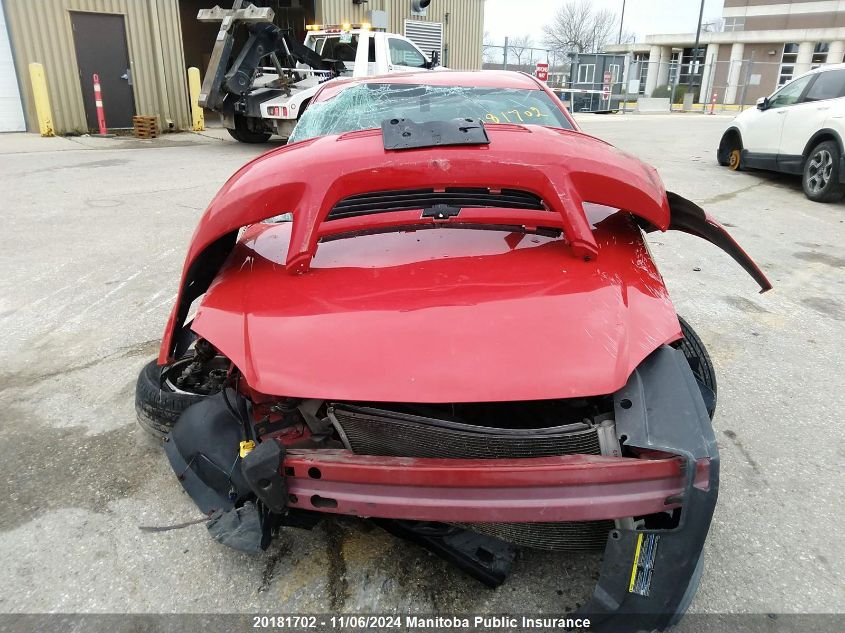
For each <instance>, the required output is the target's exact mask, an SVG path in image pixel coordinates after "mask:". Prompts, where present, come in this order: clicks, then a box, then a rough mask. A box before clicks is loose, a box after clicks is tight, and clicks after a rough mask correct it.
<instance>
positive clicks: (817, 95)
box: [804, 70, 845, 101]
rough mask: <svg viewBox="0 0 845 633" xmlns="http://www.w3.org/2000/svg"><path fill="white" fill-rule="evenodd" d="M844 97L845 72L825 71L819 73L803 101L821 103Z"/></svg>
mask: <svg viewBox="0 0 845 633" xmlns="http://www.w3.org/2000/svg"><path fill="white" fill-rule="evenodd" d="M843 96H845V70H827V71H823V72H820V73H819V74H818V75H817V76H816V80H815V81H814V82H813V85H812V86H810V89H809V90H808V91H807V94H806V95H805V96H804V101H823V100H824V99H838V98H839V97H843Z"/></svg>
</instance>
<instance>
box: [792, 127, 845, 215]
mask: <svg viewBox="0 0 845 633" xmlns="http://www.w3.org/2000/svg"><path fill="white" fill-rule="evenodd" d="M840 156H841V153H840V151H839V145H837V143H836V141H824V142H822V143H819V144H818V145H816V146H815V147H814V148H813V149H812V151H810V154H809V156H807V160H806V161H805V162H804V176H803V178H802V179H801V184H802V185H803V186H804V194H805V195H806V196H807V197H808V198H809V199H810V200H812V201H814V202H836V201H837V200H841V199H842V196H843V195H845V185H843V184H842V183H840V182H839V176H840V174H839V159H840Z"/></svg>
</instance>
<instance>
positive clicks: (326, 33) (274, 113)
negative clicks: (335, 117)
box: [260, 23, 439, 138]
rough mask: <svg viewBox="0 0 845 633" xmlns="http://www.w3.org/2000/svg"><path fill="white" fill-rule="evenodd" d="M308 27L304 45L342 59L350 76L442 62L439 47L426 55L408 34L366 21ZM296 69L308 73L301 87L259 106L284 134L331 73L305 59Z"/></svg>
mask: <svg viewBox="0 0 845 633" xmlns="http://www.w3.org/2000/svg"><path fill="white" fill-rule="evenodd" d="M306 29H307V35H306V36H305V42H304V44H305V46H306V47H308V48H310V49H311V50H312V51H314V52H315V53H317V54H318V55H319V56H321V57H323V58H325V59H334V60H338V61H341V62H343V65H344V66H345V67H346V73H345V74H347V75H348V76H354V77H367V76H372V75H384V74H387V73H392V72H409V71H419V70H423V69H433V68H434V67H436V66H437V65H438V64H439V51H432V52H431V54H430V55H426V54H425V53H424V52H423V51H422V50H420V48H419V47H418V46H417V45H416V44H414V43H413V42H412V41H411V40H409V39H408V38H406V37H403V36H401V35H398V34H397V33H387V32H384V31H379V30H374V29H373V28H372V27H371V26H370V25H369V24H366V23H364V24H337V25H327V24H309V25H308V26H307V27H306ZM267 70H268V71H272V69H267ZM297 70H298V71H304V72H306V73H308V77H307V78H306V79H305V80H303V81H301V82H299V83H297V84H296V87H297V88H298V90H294V91H291V94H280V95H278V96H276V97H275V98H272V99H269V100H267V101H264V102H263V103H262V104H261V106H260V108H261V118H262V119H264V120H265V122H266V123H268V124H269V125H270V126H271V127H272V128H273V130H274V133H275V134H277V135H279V136H281V137H283V138H286V137H288V136H289V135H290V133H291V132H292V131H293V128H294V126H295V125H296V122H297V120H298V119H299V117H300V116H302V113H303V112H304V111H305V109H306V108H307V107H308V104H309V103H310V102H311V98H312V97H313V96H314V95H315V94H316V92H317V89H318V88H319V86H320V84H322V83H324V82H326V81H328V80H329V79H331V73H328V72H323V71H314V70H311V69H310V67H309V66H307V65H306V64H303V63H299V64H297ZM265 77H266V79H267V80H269V81H272V80H273V79H275V78H276V77H277V75H275V74H272V72H271V73H270V74H268V75H265Z"/></svg>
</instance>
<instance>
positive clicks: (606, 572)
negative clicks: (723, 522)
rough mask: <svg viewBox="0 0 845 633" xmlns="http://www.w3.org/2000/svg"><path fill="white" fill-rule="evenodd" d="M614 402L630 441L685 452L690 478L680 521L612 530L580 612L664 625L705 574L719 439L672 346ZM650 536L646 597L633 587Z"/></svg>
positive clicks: (596, 625)
mask: <svg viewBox="0 0 845 633" xmlns="http://www.w3.org/2000/svg"><path fill="white" fill-rule="evenodd" d="M614 402H615V415H616V429H617V433H618V434H619V436H620V438H621V437H623V436H624V438H625V440H624V446H627V447H629V448H641V449H653V450H659V451H665V452H668V453H672V454H675V455H680V456H681V457H683V458H684V460H685V461H686V477H687V484H686V489H685V491H684V494H683V500H682V504H683V505H682V510H681V515H680V520H679V523H678V525H677V526H676V527H674V528H672V529H669V530H653V529H646V530H640V531H637V530H626V529H615V530H612V531H611V532H610V535H609V536H608V540H607V545H606V548H605V552H604V560H603V562H602V569H601V575H600V576H599V581H598V584H597V585H596V589H595V591H594V593H593V596H592V597H591V598H590V600H589V601H588V603H587V604H586V605H584V606H583V607H582V608H581V609H579V615H582V616H584V617H589V618H590V620H591V623H592V628H591V630H595V631H599V632H600V633H601V632H605V631H607V632H613V633H626V632H634V631H652V630H655V629H657V630H663V629H666V628H668V627H670V626H672V625H674V624H676V623H677V622H678V621H679V620H680V619H681V617H683V614H684V612H685V611H686V609H687V607H688V606H689V603H690V601H691V600H692V597H693V595H694V594H695V591H696V589H697V587H698V582H699V579H700V577H701V572H702V562H701V558H702V549H703V547H704V541H705V539H706V537H707V532H708V531H709V529H710V522H711V520H712V518H713V510H714V508H715V506H716V499H717V497H718V494H719V452H718V448H717V446H716V437H715V435H714V433H713V427H712V425H711V424H710V418H709V416H708V414H707V409H706V408H705V406H704V401H703V400H702V398H701V392H700V391H699V388H698V385H697V383H696V380H695V376H694V375H693V373H692V370H691V369H690V367H689V364H688V363H687V361H686V359H685V358H684V355H683V354H682V353H681V352H679V351H678V350H675V349H672V348H671V347H669V346H667V345H664V346H662V347H660V348H658V349H657V350H656V351H655V352H653V353H652V354H651V356H649V357H648V358H647V359H646V360H645V361H643V362H642V364H641V365H640V366H639V367H638V368H637V369H636V370H634V373H633V374H631V377H630V378H629V380H628V383H627V384H626V385H625V387H623V388H622V389H621V390H620V391H618V392H617V393H616V394H614ZM623 402H624V404H625V406H624V407H623V406H622V403H623ZM701 460H705V461H708V462H709V473H710V474H709V480H708V482H707V486H706V489H703V488H699V487H696V485H694V482H695V473H696V463H697V462H698V461H701ZM649 534H654V535H657V536H658V537H659V544H658V547H657V548H656V550H653V551H652V552H651V559H650V562H651V564H652V565H653V566H652V568H651V569H652V573H651V577H650V579H649V586H648V591H647V592H646V594H647V595H641V594H640V593H635V592H634V591H636V588H635V590H634V591H632V590H631V579H632V572H633V571H635V570H634V565H635V564H636V561H635V554H636V550H637V541H638V540H639V539H640V535H643V536H647V535H649Z"/></svg>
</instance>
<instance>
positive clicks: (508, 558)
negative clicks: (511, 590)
mask: <svg viewBox="0 0 845 633" xmlns="http://www.w3.org/2000/svg"><path fill="white" fill-rule="evenodd" d="M373 522H374V523H375V524H376V525H378V526H379V527H381V528H382V529H384V530H386V531H388V532H390V533H391V534H393V535H394V536H398V537H399V538H402V539H406V540H408V541H412V542H414V543H416V544H417V545H420V546H422V547H424V548H425V549H427V550H429V551H430V552H432V553H434V554H437V555H438V556H439V557H440V558H442V559H443V560H445V561H448V562H450V563H452V564H453V565H456V566H457V567H458V568H460V569H461V570H463V571H464V572H466V573H467V574H469V575H470V576H472V577H473V578H475V579H476V580H478V581H479V582H482V583H484V584H485V585H487V586H488V587H490V588H491V589H495V588H496V587H498V586H499V585H501V584H502V583H503V582H504V581H505V580H506V579H507V577H508V576H509V575H510V572H511V568H512V567H513V561H514V559H515V558H516V552H517V547H516V546H515V545H513V544H511V543H506V542H505V541H501V540H499V539H497V538H494V537H492V536H487V535H486V534H479V533H478V532H473V531H471V530H467V529H464V528H461V527H458V526H455V525H447V524H444V523H428V522H424V521H399V520H396V519H373Z"/></svg>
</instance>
